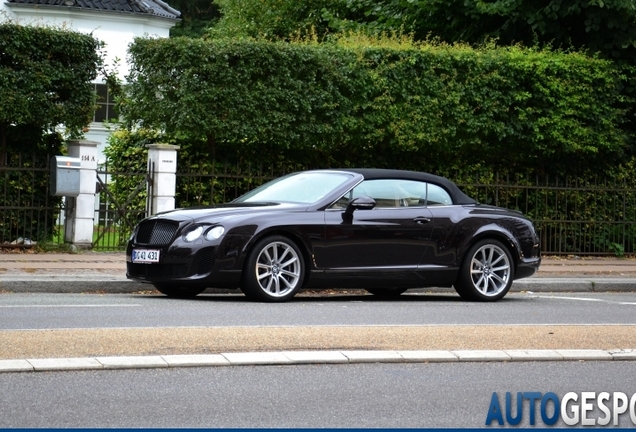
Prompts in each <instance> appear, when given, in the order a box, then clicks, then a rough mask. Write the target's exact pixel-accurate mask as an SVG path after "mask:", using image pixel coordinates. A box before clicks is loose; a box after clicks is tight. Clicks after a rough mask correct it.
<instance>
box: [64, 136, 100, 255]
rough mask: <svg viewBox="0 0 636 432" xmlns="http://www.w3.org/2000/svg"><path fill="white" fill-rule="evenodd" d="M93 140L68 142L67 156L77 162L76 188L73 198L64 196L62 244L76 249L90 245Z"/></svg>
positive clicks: (94, 168)
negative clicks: (71, 245)
mask: <svg viewBox="0 0 636 432" xmlns="http://www.w3.org/2000/svg"><path fill="white" fill-rule="evenodd" d="M97 145H98V143H97V142H96V141H86V140H72V141H69V142H68V155H69V156H70V157H75V158H79V159H80V163H81V165H80V188H79V195H78V196H77V197H66V206H67V212H66V224H65V230H64V241H65V242H67V243H72V244H74V245H75V246H77V247H78V248H90V247H91V246H92V244H93V223H94V219H95V185H96V183H97Z"/></svg>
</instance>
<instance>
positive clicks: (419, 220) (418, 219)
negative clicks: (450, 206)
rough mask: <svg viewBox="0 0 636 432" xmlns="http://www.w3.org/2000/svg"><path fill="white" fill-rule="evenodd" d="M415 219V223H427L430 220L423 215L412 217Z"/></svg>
mask: <svg viewBox="0 0 636 432" xmlns="http://www.w3.org/2000/svg"><path fill="white" fill-rule="evenodd" d="M413 220H414V221H415V223H418V224H425V223H429V222H430V221H431V219H430V218H427V217H424V216H418V217H416V218H415V219H413Z"/></svg>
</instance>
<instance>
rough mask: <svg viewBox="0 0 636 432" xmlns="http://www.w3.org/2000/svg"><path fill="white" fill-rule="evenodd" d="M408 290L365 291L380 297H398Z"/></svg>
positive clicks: (379, 289)
mask: <svg viewBox="0 0 636 432" xmlns="http://www.w3.org/2000/svg"><path fill="white" fill-rule="evenodd" d="M406 290H407V288H395V287H393V288H365V291H367V292H370V293H371V294H373V295H374V296H378V297H387V298H389V297H398V296H400V295H402V294H403V293H404V292H405V291H406Z"/></svg>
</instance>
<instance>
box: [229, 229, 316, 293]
mask: <svg viewBox="0 0 636 432" xmlns="http://www.w3.org/2000/svg"><path fill="white" fill-rule="evenodd" d="M304 274H305V265H304V262H303V259H302V254H301V252H300V250H299V249H298V246H296V244H295V243H294V242H293V241H291V240H290V239H288V238H287V237H283V236H271V237H266V238H264V239H263V240H261V241H259V242H258V243H257V244H256V245H255V246H254V248H253V249H252V252H251V253H250V255H249V257H248V258H247V263H246V265H245V273H244V275H243V283H242V284H241V290H242V291H243V292H244V293H245V295H246V296H247V297H249V298H251V299H253V300H259V301H266V302H284V301H287V300H290V299H291V298H292V297H294V295H296V293H297V292H298V291H299V290H300V288H301V287H302V283H303V277H304Z"/></svg>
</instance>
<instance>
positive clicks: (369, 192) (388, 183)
mask: <svg viewBox="0 0 636 432" xmlns="http://www.w3.org/2000/svg"><path fill="white" fill-rule="evenodd" d="M351 192H352V193H351V196H352V199H353V198H355V197H358V196H362V195H366V196H370V197H371V198H373V199H374V200H375V202H376V208H392V207H409V206H418V205H419V206H421V205H424V201H425V199H426V183H423V182H417V181H411V180H395V179H386V180H367V181H363V182H362V183H360V184H359V185H358V186H356V187H355V188H353V190H352V191H351Z"/></svg>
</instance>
